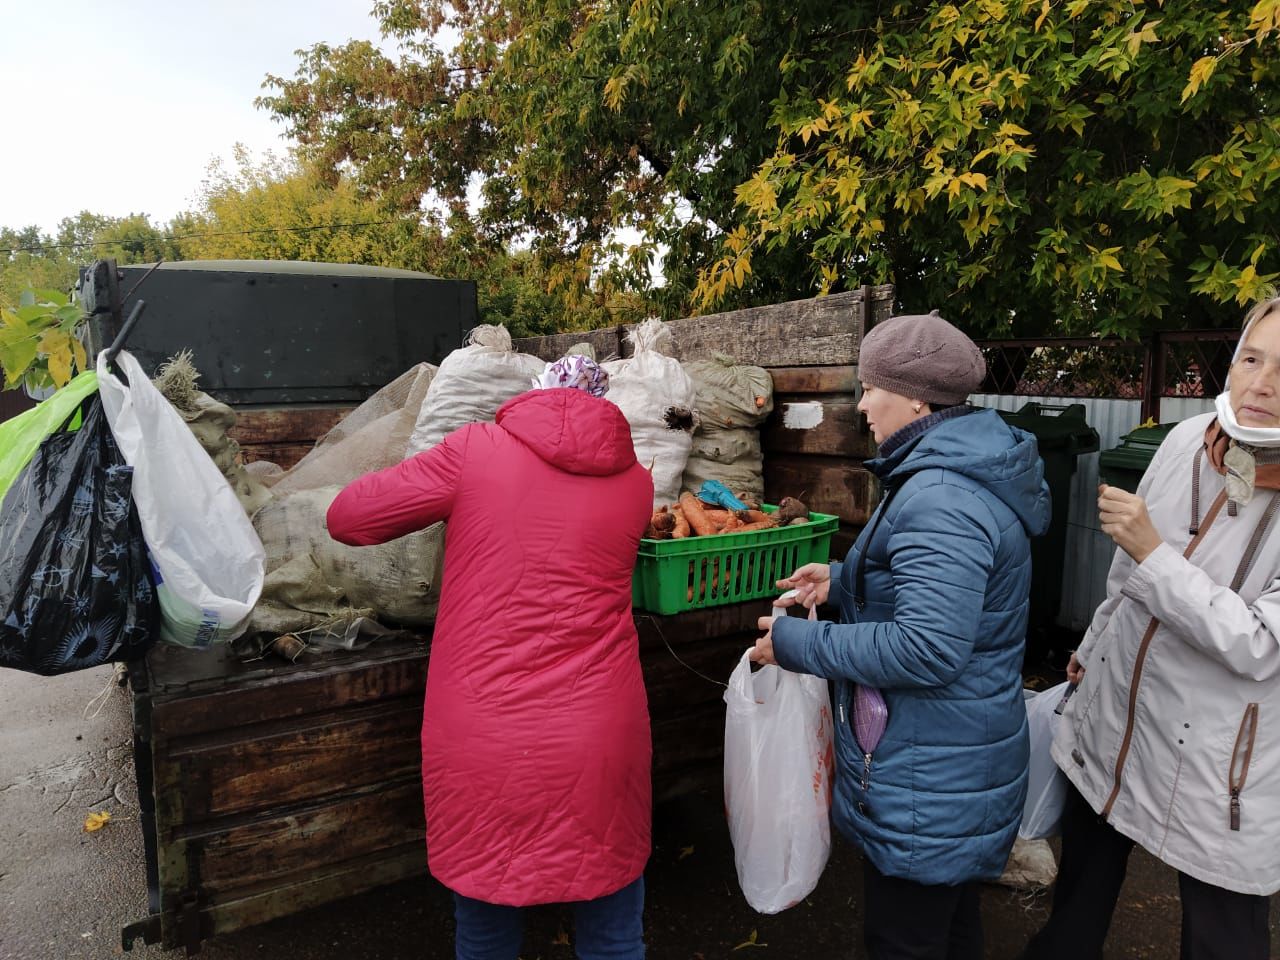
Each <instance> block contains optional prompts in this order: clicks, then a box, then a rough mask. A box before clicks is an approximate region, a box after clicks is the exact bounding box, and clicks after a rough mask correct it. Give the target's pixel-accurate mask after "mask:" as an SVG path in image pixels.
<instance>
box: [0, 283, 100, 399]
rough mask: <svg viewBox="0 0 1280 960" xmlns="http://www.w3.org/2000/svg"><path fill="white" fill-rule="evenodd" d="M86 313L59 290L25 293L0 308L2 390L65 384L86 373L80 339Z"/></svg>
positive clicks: (86, 367) (29, 291)
mask: <svg viewBox="0 0 1280 960" xmlns="http://www.w3.org/2000/svg"><path fill="white" fill-rule="evenodd" d="M83 321H84V315H83V314H82V313H81V311H80V308H79V307H78V306H77V305H75V304H74V303H71V302H70V299H69V298H68V297H67V295H66V294H63V293H60V292H59V291H57V290H26V291H23V293H22V294H20V296H19V298H18V303H17V305H16V306H14V307H0V372H2V373H3V375H4V389H6V390H11V389H16V388H17V387H20V386H23V385H25V386H27V387H29V388H31V389H37V388H40V387H50V386H52V387H61V386H65V385H66V384H67V383H68V382H69V381H70V380H71V378H72V376H74V375H75V372H76V371H83V370H87V369H88V358H87V357H86V356H85V350H84V347H83V346H82V345H81V343H80V340H79V328H80V324H81V323H83Z"/></svg>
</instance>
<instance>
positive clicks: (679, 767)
mask: <svg viewBox="0 0 1280 960" xmlns="http://www.w3.org/2000/svg"><path fill="white" fill-rule="evenodd" d="M891 299H892V288H891V287H876V288H865V287H864V288H862V289H860V290H855V291H851V292H848V293H843V294H836V295H833V296H830V297H825V298H821V299H818V300H807V301H799V302H796V303H787V304H780V305H777V306H773V307H761V308H754V309H751V310H743V311H737V312H734V313H727V314H719V315H715V316H710V317H701V318H691V319H687V320H677V321H674V322H673V323H672V324H671V325H672V328H673V333H674V334H675V338H676V342H677V344H678V347H679V351H680V352H679V356H680V357H681V359H685V360H694V359H704V358H706V359H709V358H710V357H711V356H713V355H714V354H715V353H728V354H730V355H733V356H735V357H736V358H737V359H739V360H740V361H742V362H745V363H753V364H757V365H760V366H763V367H766V368H768V369H769V370H770V373H771V374H772V376H773V379H774V389H775V410H774V413H773V415H772V417H771V419H770V420H769V422H768V423H767V424H766V426H765V427H764V429H763V431H762V441H763V447H764V452H765V498H766V500H771V501H772V502H777V499H779V498H780V497H782V496H786V495H792V496H802V497H803V498H804V499H805V500H806V502H807V503H808V504H809V506H810V508H811V509H813V510H816V511H820V512H823V513H830V514H835V515H836V516H838V517H839V518H840V521H841V527H840V533H839V534H838V535H837V536H836V538H835V539H834V542H833V546H832V552H833V553H835V554H840V555H842V554H843V552H844V550H845V549H847V547H848V545H849V543H850V542H851V541H852V538H853V537H854V536H855V535H856V532H857V531H858V530H859V529H860V527H861V525H862V524H863V523H864V522H865V521H866V519H867V516H868V513H869V511H870V509H871V508H872V506H873V505H874V502H875V496H876V494H875V485H874V482H873V481H872V478H871V477H870V475H869V474H867V473H866V471H864V470H863V469H862V467H861V465H860V461H861V460H862V459H863V458H864V457H865V456H866V455H867V454H868V453H869V451H870V449H871V448H870V440H869V438H868V437H867V435H866V432H865V428H864V427H863V426H862V424H861V422H860V420H859V418H858V414H857V411H856V409H855V404H856V401H857V389H858V384H857V369H856V363H857V351H858V345H859V343H860V340H861V335H862V332H863V330H864V329H865V328H866V326H867V323H868V319H869V318H871V317H877V318H878V317H880V316H885V315H887V313H888V310H889V304H890V301H891ZM624 332H625V331H623V330H621V329H619V328H612V329H609V330H598V331H591V332H590V333H587V334H582V333H578V334H560V335H557V336H554V337H540V338H534V339H532V340H528V341H523V342H520V343H518V344H517V347H518V348H519V349H522V350H524V351H525V352H528V353H533V354H536V355H538V356H540V357H542V358H544V359H554V358H555V357H557V356H559V355H560V354H561V353H562V352H563V351H564V349H565V348H567V347H568V346H570V345H571V344H573V343H576V342H579V341H581V340H583V339H584V338H586V339H588V340H590V341H591V342H592V343H593V345H594V346H595V348H596V350H597V355H598V356H599V357H600V358H601V359H606V358H608V357H610V356H620V355H625V354H626V352H627V344H626V342H625V338H624ZM407 363H408V361H406V364H407ZM348 409H349V408H340V407H329V408H321V407H315V406H310V407H301V408H297V409H292V410H291V409H289V408H274V409H270V410H256V411H244V412H242V413H241V416H240V422H239V424H238V426H237V430H236V432H235V434H233V435H234V436H236V439H237V440H238V441H239V442H240V443H241V445H242V448H243V450H244V453H245V456H246V458H247V459H271V460H274V461H275V462H279V463H281V465H282V466H288V465H290V464H291V463H292V462H295V461H296V460H297V459H298V458H299V457H301V456H302V454H304V453H305V452H306V449H307V448H309V446H310V444H311V442H312V441H314V439H315V438H316V437H318V436H320V435H322V434H323V433H324V432H325V430H327V429H328V428H329V426H332V424H333V423H336V422H337V420H339V419H341V417H342V416H343V415H344V413H345V412H346V411H347V410H348ZM765 603H766V601H753V602H751V603H742V604H731V605H727V606H720V607H711V608H706V609H700V610H692V611H689V612H686V613H681V614H677V615H674V616H658V615H653V614H650V613H647V612H645V611H640V610H637V611H636V612H635V619H636V625H637V630H638V633H639V638H640V657H641V663H642V666H643V669H644V676H645V683H646V687H647V690H648V695H649V711H650V716H651V719H652V726H653V739H654V771H653V774H654V789H655V794H656V796H657V797H659V798H661V797H664V796H670V795H673V794H677V793H680V792H682V791H685V790H689V789H694V788H697V787H699V786H707V785H718V784H719V782H720V772H721V765H722V758H721V757H722V748H723V731H724V708H723V701H722V695H723V685H722V681H723V679H725V678H727V677H728V675H729V673H730V671H731V670H732V668H733V666H734V665H735V663H736V662H737V660H738V658H739V657H740V656H741V654H742V651H743V650H744V649H745V648H746V647H747V646H748V645H750V644H751V643H753V642H754V639H755V636H756V634H757V632H758V631H757V630H756V619H757V617H758V616H759V615H760V613H761V610H762V609H763V607H764V605H765ZM429 650H430V635H429V631H426V632H422V633H419V634H415V635H410V636H406V637H402V638H398V639H388V640H383V641H378V642H376V643H374V644H372V645H370V646H369V647H367V648H365V649H364V650H361V651H356V652H336V653H324V654H319V655H315V656H311V655H304V656H303V657H302V658H300V659H299V660H298V661H297V662H295V663H288V662H285V661H282V660H259V661H254V662H249V663H242V662H240V661H239V660H237V659H236V658H235V657H234V656H232V655H231V654H230V652H229V651H228V650H227V649H226V648H225V647H220V648H216V649H214V650H210V651H191V650H185V649H182V648H177V647H172V646H167V645H157V646H156V647H155V648H153V650H152V651H151V652H150V654H149V655H148V656H147V657H146V658H145V660H143V661H140V662H137V663H133V664H130V669H129V683H130V688H131V692H132V703H133V715H134V747H135V762H136V768H137V771H136V772H137V777H138V786H139V797H140V801H141V805H142V817H141V823H142V829H143V836H144V845H145V853H146V862H147V876H148V892H149V915H148V917H146V918H145V919H143V920H140V921H139V922H137V923H134V924H131V925H129V926H128V927H126V928H125V929H124V931H122V939H123V944H124V946H125V949H128V948H129V947H130V946H131V945H132V943H133V942H134V941H135V940H136V939H138V938H142V939H144V940H145V941H146V942H148V943H163V944H164V945H165V946H166V947H169V948H177V947H185V948H186V949H187V951H188V952H189V953H194V952H196V951H197V950H198V949H199V947H200V944H201V942H202V941H203V940H205V939H207V938H209V937H213V936H217V935H219V934H223V933H228V932H230V931H233V930H238V929H241V928H243V927H246V926H250V925H252V924H256V923H261V922H264V921H267V920H270V919H273V918H276V917H280V916H284V915H287V914H291V913H294V912H297V911H299V910H303V909H306V908H308V907H312V906H316V905H318V904H322V903H325V902H328V901H332V900H336V899H339V898H341V897H346V896H350V895H352V894H355V893H358V892H361V891H364V890H367V889H370V888H372V887H375V886H379V885H381V884H385V883H390V882H393V881H396V880H401V879H405V878H408V877H412V876H415V875H419V874H421V873H422V872H424V871H425V869H426V853H425V848H424V844H423V832H424V825H423V814H422V798H421V779H420V758H419V728H420V723H421V710H422V697H423V690H424V687H425V679H426V667H427V660H428V657H429Z"/></svg>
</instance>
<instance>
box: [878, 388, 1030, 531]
mask: <svg viewBox="0 0 1280 960" xmlns="http://www.w3.org/2000/svg"><path fill="white" fill-rule="evenodd" d="M947 412H948V411H947V410H939V411H938V413H939V414H945V413H947ZM934 416H935V415H932V414H931V415H930V416H929V417H924V418H922V419H921V420H919V421H917V423H921V424H924V423H925V421H929V420H932V422H931V423H929V424H928V425H927V426H925V427H924V429H923V431H922V432H920V433H918V434H915V435H913V436H912V437H910V438H909V439H907V440H905V441H900V442H895V443H894V444H893V446H892V447H891V448H890V451H889V453H888V455H887V456H880V457H877V458H875V459H874V460H868V461H866V463H865V466H866V468H867V469H868V470H870V471H871V472H872V473H874V474H875V475H876V476H877V477H879V478H880V480H881V482H882V483H885V484H891V485H892V484H896V483H901V482H903V481H905V480H906V478H907V477H908V476H910V475H911V474H914V473H919V472H920V471H922V470H928V469H933V468H937V469H942V470H949V471H951V472H952V473H958V474H961V475H962V476H966V477H968V478H970V479H971V480H974V481H976V482H977V483H980V484H982V486H984V487H986V488H987V489H988V490H989V491H991V493H992V494H993V495H994V496H996V497H997V498H998V499H999V500H1001V501H1002V502H1003V503H1004V504H1005V505H1007V506H1008V507H1009V509H1010V510H1012V511H1013V512H1014V513H1015V514H1017V516H1018V519H1019V520H1020V521H1022V525H1023V526H1024V527H1025V528H1026V530H1027V533H1029V534H1030V535H1031V536H1040V535H1041V534H1042V533H1044V532H1045V531H1046V530H1048V529H1049V520H1050V515H1051V513H1050V500H1049V488H1048V485H1047V484H1046V483H1045V481H1044V463H1043V462H1042V461H1041V459H1040V453H1039V451H1038V449H1037V447H1036V440H1035V437H1033V436H1032V435H1031V434H1029V433H1027V432H1026V431H1024V430H1019V429H1018V428H1017V427H1012V426H1010V425H1009V424H1007V423H1005V422H1004V420H1003V419H1001V417H1000V415H999V414H998V413H996V411H994V410H986V409H981V408H970V409H969V410H968V412H967V413H966V414H964V415H961V414H958V413H953V414H951V415H950V416H945V417H939V418H938V419H937V420H933V417H934ZM910 426H911V425H910V424H908V427H910ZM904 429H905V428H904ZM898 432H899V433H901V432H902V431H901V430H900V431H898ZM889 439H890V440H891V441H894V440H896V435H895V436H894V437H890V438H889Z"/></svg>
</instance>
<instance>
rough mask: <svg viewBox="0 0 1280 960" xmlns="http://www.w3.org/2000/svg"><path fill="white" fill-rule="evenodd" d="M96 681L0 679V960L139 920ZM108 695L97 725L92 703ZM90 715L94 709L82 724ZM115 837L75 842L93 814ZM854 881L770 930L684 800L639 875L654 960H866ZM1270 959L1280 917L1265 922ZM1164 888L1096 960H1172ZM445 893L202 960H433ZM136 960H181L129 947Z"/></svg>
mask: <svg viewBox="0 0 1280 960" xmlns="http://www.w3.org/2000/svg"><path fill="white" fill-rule="evenodd" d="M110 680H111V670H110V669H109V668H100V669H97V670H90V671H86V672H83V673H79V674H73V675H70V676H66V677H57V678H38V677H32V676H28V675H26V674H19V673H15V672H13V671H8V670H0V958H3V960H81V958H102V957H116V956H122V955H123V954H122V952H121V949H120V945H119V944H120V934H119V932H120V927H121V926H122V925H123V924H125V923H128V922H130V921H132V920H137V919H140V918H141V917H143V916H144V915H145V913H146V884H145V873H144V868H143V859H142V839H141V834H140V831H139V826H138V821H137V797H136V790H135V787H134V781H133V769H132V752H131V747H130V730H129V711H128V703H127V695H126V694H125V692H124V691H123V690H121V689H120V688H118V687H115V686H112V685H110ZM103 691H107V700H106V703H105V704H104V705H103V706H102V709H101V711H100V712H99V713H98V714H97V715H96V716H94V715H92V710H93V705H92V704H91V701H93V698H94V697H95V696H96V695H98V694H100V693H102V692H103ZM86 707H88V708H89V711H88V714H89V715H88V716H86ZM98 811H106V812H108V813H110V814H111V820H110V821H109V822H108V823H107V824H106V825H105V826H104V827H103V828H102V829H101V830H98V831H97V832H94V833H86V832H85V830H84V820H85V817H86V815H88V814H89V813H91V812H98ZM861 873H862V871H861V864H860V863H859V859H858V855H857V853H856V851H854V850H853V849H852V848H851V847H850V846H849V845H848V844H847V843H837V846H836V849H835V851H834V853H833V856H832V859H831V862H830V864H829V866H828V867H827V871H826V873H825V874H824V876H823V879H822V882H821V883H820V884H819V886H818V889H817V890H816V891H814V893H813V895H812V896H811V897H809V898H808V900H806V901H805V902H804V903H803V904H801V905H798V906H796V907H794V908H792V909H791V910H788V911H786V912H784V913H782V914H780V915H778V916H775V917H764V916H760V915H759V914H756V913H754V912H753V911H752V910H751V909H750V907H748V906H747V905H746V903H745V902H744V901H743V899H742V897H741V894H740V893H739V892H738V890H737V880H736V877H735V875H734V867H733V856H732V849H731V847H730V845H729V839H728V833H727V830H726V829H725V824H724V815H723V807H722V802H721V799H720V797H719V796H718V795H716V794H714V793H713V794H697V795H692V796H687V797H684V798H682V799H680V800H677V801H673V802H669V803H666V804H663V805H661V806H660V807H659V808H658V810H657V811H656V814H655V846H654V852H653V857H652V860H651V861H650V865H649V869H648V871H647V873H646V882H647V886H648V899H647V906H646V931H647V934H646V935H647V939H648V943H649V957H650V958H651V960H712V958H733V960H825V958H836V957H840V958H857V957H860V956H862V951H861V944H860V940H859V930H860V924H861V919H862V915H861ZM1047 909H1048V897H1047V895H1046V894H1043V893H1042V894H1038V895H1037V894H1030V893H1025V892H1017V891H1013V890H1009V889H1006V888H1001V887H995V886H992V887H989V888H987V890H986V891H985V893H984V900H983V913H984V920H985V924H986V931H987V956H988V957H989V958H991V960H1011V958H1013V957H1015V956H1016V955H1017V953H1018V951H1019V950H1020V949H1021V948H1022V946H1023V944H1025V942H1026V940H1027V937H1028V936H1029V935H1030V934H1031V933H1032V932H1033V931H1034V930H1035V929H1036V928H1037V926H1038V925H1039V923H1040V922H1042V921H1043V919H1044V917H1045V915H1046V913H1047ZM1272 916H1273V921H1272V947H1273V950H1272V952H1273V955H1280V929H1278V924H1277V921H1278V920H1280V911H1277V910H1275V909H1273V911H1272ZM568 919H569V917H568V914H567V913H566V912H565V911H564V910H562V909H559V908H556V907H546V908H537V909H533V910H530V911H529V915H528V924H527V936H526V941H525V952H524V954H523V957H524V960H535V958H538V960H569V958H571V957H572V956H573V954H572V951H571V948H570V947H569V946H568V945H567V942H566V941H567V939H568V938H567V936H566V934H567V933H568V928H569V923H568ZM1177 936H1178V901H1177V884H1176V877H1175V875H1174V874H1173V872H1172V871H1170V870H1168V869H1167V868H1165V867H1163V866H1162V865H1160V864H1159V863H1157V862H1156V861H1154V860H1153V859H1152V858H1151V857H1149V856H1147V855H1146V854H1144V853H1142V852H1141V851H1139V852H1137V853H1136V854H1135V855H1134V858H1133V860H1132V861H1131V865H1130V871H1129V879H1128V881H1127V883H1126V886H1125V890H1124V894H1123V897H1122V903H1121V907H1120V911H1119V913H1118V914H1117V917H1116V922H1115V924H1114V927H1113V931H1112V935H1111V940H1110V942H1109V944H1108V949H1107V954H1106V956H1107V958H1108V960H1118V958H1133V957H1142V958H1174V957H1176V956H1177ZM451 938H452V920H451V915H450V899H449V895H448V892H447V891H445V890H444V889H443V888H441V887H440V885H439V884H436V883H435V882H433V881H431V880H430V879H428V878H423V879H420V880H414V881H406V882H403V883H399V884H396V885H394V886H390V887H386V888H384V889H382V890H378V891H374V892H371V893H367V894H364V895H361V896H357V897H352V898H350V899H347V900H344V901H340V902H338V903H335V904H331V905H328V906H325V907H322V908H319V909H316V910H312V911H309V912H306V913H302V914H298V915H296V916H293V917H290V918H287V919H283V920H279V921H275V922H273V923H269V924H265V925H263V926H261V927H257V928H254V929H250V930H244V931H241V932H239V933H236V934H233V935H229V936H226V937H224V938H222V939H220V940H217V941H213V942H210V943H208V944H207V945H206V946H205V948H204V951H203V953H202V956H204V957H207V958H209V960H247V958H264V957H271V958H276V960H312V958H315V960H319V958H335V957H342V958H344V960H364V958H368V960H399V958H404V960H410V958H412V960H446V958H449V957H452V946H451V944H452V940H451ZM130 956H136V957H138V958H140V960H156V958H160V957H178V956H182V954H181V953H167V952H165V951H162V950H160V949H159V948H157V947H145V946H142V945H141V944H140V945H139V946H138V947H136V948H135V949H134V951H133V953H132V954H130Z"/></svg>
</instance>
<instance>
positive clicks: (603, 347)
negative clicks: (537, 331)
mask: <svg viewBox="0 0 1280 960" xmlns="http://www.w3.org/2000/svg"><path fill="white" fill-rule="evenodd" d="M621 338H622V331H621V328H619V327H603V328H601V329H599V330H580V331H578V332H576V333H553V334H549V335H547V336H543V337H521V338H520V339H518V340H514V341H512V345H513V346H514V347H515V348H516V349H517V350H519V351H520V352H521V353H528V354H531V355H533V356H535V357H537V358H539V359H540V360H559V359H560V358H561V357H563V356H564V355H565V354H566V353H567V352H568V351H569V348H570V347H572V346H575V345H576V344H579V343H582V342H584V341H585V342H586V343H589V344H591V347H592V349H594V350H595V352H596V359H597V360H599V361H602V362H603V361H605V360H617V359H618V358H619V357H620V356H621V355H622V339H621Z"/></svg>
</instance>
